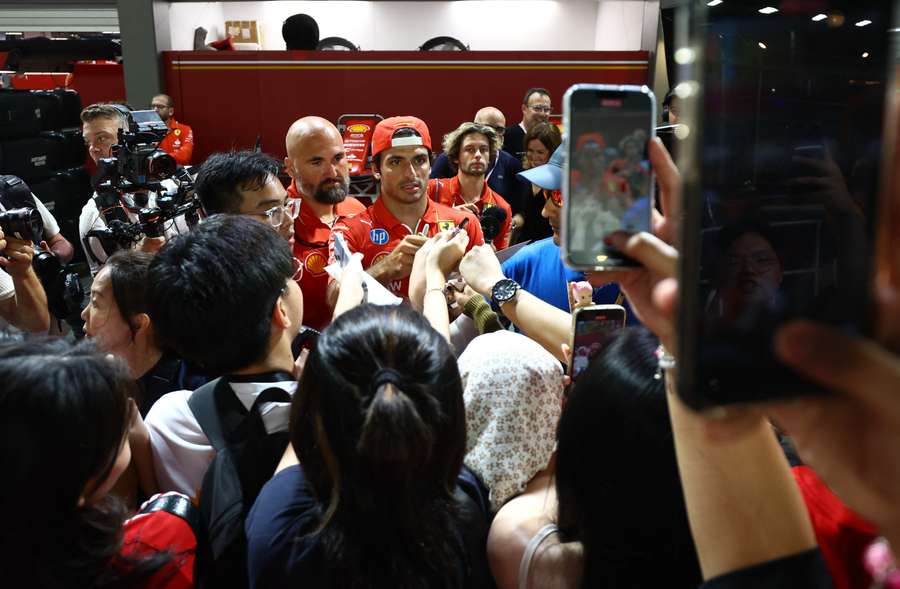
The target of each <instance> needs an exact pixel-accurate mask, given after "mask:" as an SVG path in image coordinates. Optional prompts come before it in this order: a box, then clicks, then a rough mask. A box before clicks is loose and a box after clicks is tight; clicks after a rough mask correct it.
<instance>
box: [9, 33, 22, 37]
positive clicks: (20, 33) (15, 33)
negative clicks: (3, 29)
mask: <svg viewBox="0 0 900 589" xmlns="http://www.w3.org/2000/svg"><path fill="white" fill-rule="evenodd" d="M21 34H22V33H6V36H7V37H8V36H10V35H21Z"/></svg>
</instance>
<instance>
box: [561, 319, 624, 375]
mask: <svg viewBox="0 0 900 589" xmlns="http://www.w3.org/2000/svg"><path fill="white" fill-rule="evenodd" d="M604 307H606V308H603V309H597V308H591V307H587V308H584V309H579V310H578V311H576V314H575V329H574V333H573V334H572V364H571V371H570V374H571V377H572V380H573V381H574V380H575V379H576V378H578V376H579V375H580V374H581V373H582V372H584V369H585V368H587V367H588V366H589V365H590V363H591V360H593V358H594V357H595V356H596V355H597V353H598V352H600V350H602V349H603V348H604V347H605V346H606V344H607V342H608V341H609V340H610V338H611V337H612V336H613V335H615V333H616V332H618V331H619V330H621V329H622V328H623V327H625V309H624V308H622V307H619V306H615V307H614V308H610V307H613V306H612V305H604Z"/></svg>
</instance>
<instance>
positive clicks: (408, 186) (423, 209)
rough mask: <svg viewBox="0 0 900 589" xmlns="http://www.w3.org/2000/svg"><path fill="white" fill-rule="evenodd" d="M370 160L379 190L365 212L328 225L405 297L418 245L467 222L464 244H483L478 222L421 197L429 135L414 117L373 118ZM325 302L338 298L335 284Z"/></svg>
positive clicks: (424, 189) (378, 277)
mask: <svg viewBox="0 0 900 589" xmlns="http://www.w3.org/2000/svg"><path fill="white" fill-rule="evenodd" d="M372 159H373V166H374V169H375V178H376V179H378V180H379V181H380V184H381V193H380V195H379V197H378V200H376V201H375V204H373V205H372V206H370V207H369V208H367V209H366V210H365V212H363V213H360V214H359V215H356V216H355V217H351V218H348V219H341V220H339V221H338V222H337V223H335V225H334V227H333V228H332V237H331V241H330V242H329V252H330V254H331V255H330V256H329V258H330V260H331V261H334V247H333V244H334V236H335V235H337V234H340V235H342V236H343V237H344V240H345V241H346V242H347V246H348V247H349V249H350V251H351V252H360V253H362V255H363V268H365V269H366V272H368V273H369V274H370V275H371V276H372V277H374V278H375V279H376V280H378V281H379V282H381V283H382V284H384V285H385V286H386V287H387V288H388V289H390V291H391V292H392V293H393V294H395V295H397V296H399V297H403V298H406V297H407V292H408V290H409V274H410V271H411V270H412V264H413V258H414V257H415V255H416V252H417V251H418V250H419V248H420V247H422V244H423V243H425V241H427V240H428V238H430V237H433V236H434V235H436V234H437V233H439V232H440V231H448V230H452V229H454V228H456V227H461V226H462V225H463V221H466V224H465V231H466V232H467V233H468V234H469V245H468V247H469V248H472V247H474V246H476V245H482V244H483V243H484V237H483V235H482V233H481V225H480V224H479V223H478V219H477V218H476V217H475V215H473V214H472V213H469V212H467V211H462V210H458V209H454V208H452V207H448V206H445V205H442V204H440V203H436V202H434V201H432V200H431V199H429V198H428V197H427V196H426V192H427V187H428V175H429V173H430V172H431V135H430V134H429V133H428V127H427V126H426V125H425V123H424V122H423V121H422V120H421V119H417V118H416V117H408V116H407V117H392V118H389V119H385V120H383V121H381V122H380V123H378V125H377V126H376V127H375V131H374V133H373V135H372ZM329 288H331V289H332V291H331V293H330V294H329V301H334V300H336V298H337V288H336V283H334V282H333V283H332V285H330V286H329Z"/></svg>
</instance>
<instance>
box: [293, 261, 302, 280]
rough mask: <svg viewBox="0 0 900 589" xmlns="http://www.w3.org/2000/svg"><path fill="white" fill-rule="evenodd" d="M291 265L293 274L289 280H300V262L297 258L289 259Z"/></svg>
mask: <svg viewBox="0 0 900 589" xmlns="http://www.w3.org/2000/svg"><path fill="white" fill-rule="evenodd" d="M291 263H292V264H293V274H291V278H293V279H294V280H300V276H301V275H302V272H303V262H301V261H300V260H298V259H297V258H291Z"/></svg>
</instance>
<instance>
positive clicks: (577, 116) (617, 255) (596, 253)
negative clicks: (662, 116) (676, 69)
mask: <svg viewBox="0 0 900 589" xmlns="http://www.w3.org/2000/svg"><path fill="white" fill-rule="evenodd" d="M563 116H564V118H565V123H564V125H565V127H566V129H567V130H568V133H567V136H566V160H565V165H564V167H563V188H562V193H563V215H562V217H563V225H562V245H563V252H564V254H563V258H564V260H565V262H566V264H567V265H568V266H569V267H571V268H574V269H577V270H605V269H615V268H625V267H629V266H634V265H635V261H634V260H631V259H629V258H627V257H626V256H624V255H622V252H620V251H619V250H617V249H616V248H615V247H614V246H613V245H612V244H611V243H610V240H609V237H610V235H612V234H613V233H616V232H619V231H624V232H626V233H637V232H640V231H649V230H650V216H651V211H652V209H653V205H652V200H653V198H652V197H653V176H652V173H651V170H650V165H649V160H648V155H647V146H648V141H649V140H650V139H651V138H652V137H653V136H654V134H655V128H656V127H655V124H654V121H655V120H656V99H655V98H654V96H653V92H651V91H650V89H649V88H647V87H646V86H609V85H599V84H576V85H575V86H572V87H571V88H569V90H568V91H567V92H566V94H565V96H564V97H563Z"/></svg>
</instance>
